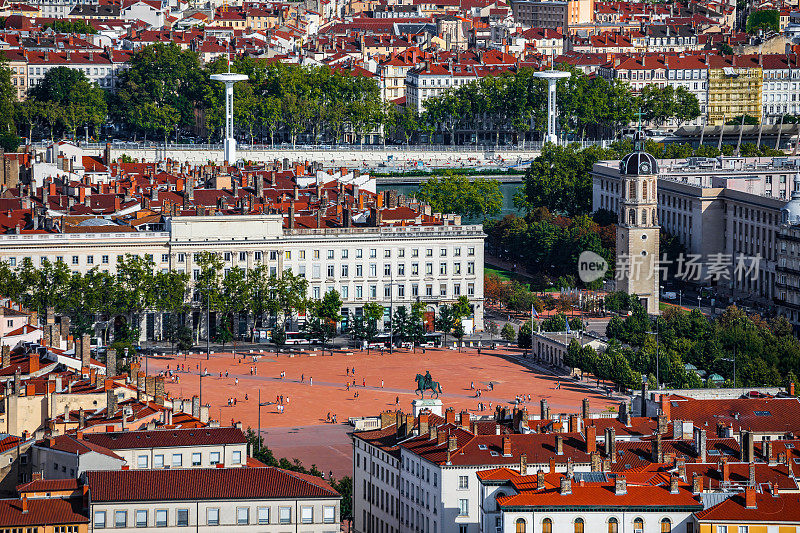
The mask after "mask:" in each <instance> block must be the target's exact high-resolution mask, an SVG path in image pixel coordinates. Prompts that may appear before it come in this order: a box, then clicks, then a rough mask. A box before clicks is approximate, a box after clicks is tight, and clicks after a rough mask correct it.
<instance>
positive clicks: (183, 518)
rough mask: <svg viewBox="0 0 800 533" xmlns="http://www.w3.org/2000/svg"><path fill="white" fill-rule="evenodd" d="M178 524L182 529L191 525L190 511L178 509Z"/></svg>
mask: <svg viewBox="0 0 800 533" xmlns="http://www.w3.org/2000/svg"><path fill="white" fill-rule="evenodd" d="M176 515H177V517H176V520H175V522H176V524H177V525H178V526H180V527H186V526H188V525H189V509H178V512H177V513H176Z"/></svg>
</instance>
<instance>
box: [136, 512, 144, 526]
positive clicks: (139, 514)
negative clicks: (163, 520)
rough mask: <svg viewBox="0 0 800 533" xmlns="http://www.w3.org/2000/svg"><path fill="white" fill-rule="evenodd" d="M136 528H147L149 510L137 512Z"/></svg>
mask: <svg viewBox="0 0 800 533" xmlns="http://www.w3.org/2000/svg"><path fill="white" fill-rule="evenodd" d="M136 527H147V509H138V510H137V511H136Z"/></svg>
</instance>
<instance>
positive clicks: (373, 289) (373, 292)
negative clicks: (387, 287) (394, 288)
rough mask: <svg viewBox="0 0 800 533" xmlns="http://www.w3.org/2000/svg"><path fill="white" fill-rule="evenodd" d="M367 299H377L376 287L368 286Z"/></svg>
mask: <svg viewBox="0 0 800 533" xmlns="http://www.w3.org/2000/svg"><path fill="white" fill-rule="evenodd" d="M369 297H370V298H377V297H378V287H377V285H370V286H369Z"/></svg>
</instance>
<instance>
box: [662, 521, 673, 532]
mask: <svg viewBox="0 0 800 533" xmlns="http://www.w3.org/2000/svg"><path fill="white" fill-rule="evenodd" d="M661 533H672V522H670V520H669V518H663V519H661Z"/></svg>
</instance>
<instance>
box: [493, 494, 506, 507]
mask: <svg viewBox="0 0 800 533" xmlns="http://www.w3.org/2000/svg"><path fill="white" fill-rule="evenodd" d="M504 496H505V493H503V492H498V493H497V496H495V497H494V501H495V503H497V510H498V511H499V510H500V504H499V503H498V502H497V500H499V499H500V498H502V497H504Z"/></svg>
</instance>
